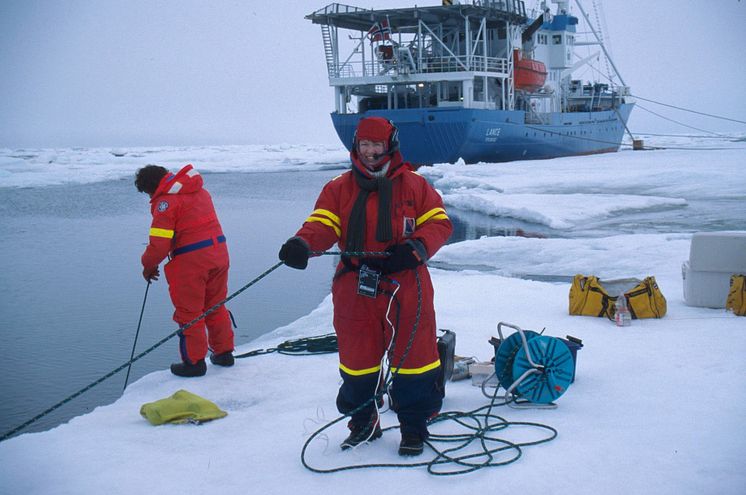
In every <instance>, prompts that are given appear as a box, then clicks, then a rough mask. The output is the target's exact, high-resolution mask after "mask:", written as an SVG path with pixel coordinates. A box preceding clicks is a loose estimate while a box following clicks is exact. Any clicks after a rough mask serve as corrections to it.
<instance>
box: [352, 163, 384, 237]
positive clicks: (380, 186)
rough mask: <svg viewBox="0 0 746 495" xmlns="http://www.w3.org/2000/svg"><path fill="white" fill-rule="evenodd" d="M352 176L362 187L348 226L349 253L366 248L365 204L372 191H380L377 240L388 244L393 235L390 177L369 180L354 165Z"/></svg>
mask: <svg viewBox="0 0 746 495" xmlns="http://www.w3.org/2000/svg"><path fill="white" fill-rule="evenodd" d="M352 175H353V176H354V177H355V182H357V185H358V186H360V192H359V193H358V195H357V199H356V200H355V205H354V206H353V207H352V212H351V213H350V221H349V223H348V224H347V243H346V246H345V249H346V250H347V251H362V250H363V249H364V246H365V209H366V208H365V204H366V202H367V201H368V194H369V193H370V192H371V191H378V225H376V240H377V241H379V242H388V241H390V240H391V239H392V237H393V236H392V233H391V180H390V179H389V178H388V177H385V176H382V177H375V178H372V179H368V178H367V177H365V175H363V173H362V172H361V171H360V170H358V168H357V167H355V166H354V165H353V167H352Z"/></svg>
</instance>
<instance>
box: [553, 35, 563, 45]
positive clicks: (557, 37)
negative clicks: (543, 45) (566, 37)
mask: <svg viewBox="0 0 746 495" xmlns="http://www.w3.org/2000/svg"><path fill="white" fill-rule="evenodd" d="M552 44H554V45H560V44H562V35H561V34H555V35H554V36H552Z"/></svg>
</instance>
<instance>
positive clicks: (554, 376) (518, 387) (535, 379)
mask: <svg viewBox="0 0 746 495" xmlns="http://www.w3.org/2000/svg"><path fill="white" fill-rule="evenodd" d="M502 327H508V328H512V329H514V330H515V333H513V334H511V335H510V336H509V337H508V338H504V336H503V332H502ZM497 333H498V334H499V336H500V341H499V345H497V346H495V374H496V376H497V379H498V381H499V382H500V386H502V387H503V388H504V389H505V401H506V402H507V403H508V405H510V406H511V407H514V408H520V409H524V408H542V409H554V408H556V407H557V405H556V404H554V401H555V400H557V399H558V398H559V397H560V396H562V394H564V393H565V392H566V391H567V389H568V388H569V387H570V384H571V383H572V382H573V381H574V378H575V355H574V352H572V351H571V350H570V347H568V344H570V345H573V351H576V350H577V349H578V348H579V347H582V342H581V341H579V340H578V339H573V340H570V341H563V340H562V339H559V338H556V337H549V336H546V335H540V334H539V333H537V332H534V331H531V330H524V329H522V328H520V327H519V326H517V325H512V324H510V323H505V322H500V323H498V324H497ZM568 338H570V337H568ZM565 342H567V343H565Z"/></svg>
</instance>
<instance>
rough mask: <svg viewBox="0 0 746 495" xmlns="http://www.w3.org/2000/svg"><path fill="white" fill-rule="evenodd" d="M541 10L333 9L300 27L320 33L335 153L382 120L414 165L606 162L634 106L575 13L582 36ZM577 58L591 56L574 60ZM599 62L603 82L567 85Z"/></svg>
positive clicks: (503, 0) (475, 6) (564, 12)
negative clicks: (595, 158)
mask: <svg viewBox="0 0 746 495" xmlns="http://www.w3.org/2000/svg"><path fill="white" fill-rule="evenodd" d="M551 3H552V4H555V5H553V8H550V7H549V6H548V4H547V2H545V1H544V2H541V4H540V5H539V6H538V7H537V8H536V9H535V10H534V12H533V13H527V12H526V6H525V3H524V2H523V1H522V0H498V1H491V0H471V1H468V2H467V1H462V2H458V1H456V0H441V4H439V5H433V6H414V7H404V8H392V9H382V10H379V9H375V10H373V9H365V8H360V7H354V6H350V5H343V4H339V3H332V4H330V5H327V6H326V7H324V8H322V9H319V10H317V11H315V12H313V13H312V14H309V15H307V16H306V19H308V20H310V21H311V22H313V23H315V24H319V25H320V26H321V34H322V38H323V44H324V52H325V56H326V66H327V69H328V75H329V84H330V86H332V87H333V88H334V104H335V107H334V111H333V112H332V114H331V117H332V121H333V123H334V127H335V129H336V131H337V134H338V135H339V138H340V139H341V141H342V143H344V145H345V146H346V147H347V148H350V147H351V146H352V141H353V135H354V131H355V127H356V125H357V122H358V121H359V120H360V119H361V118H363V117H366V116H381V117H385V118H387V119H389V120H391V121H392V122H393V123H394V124H396V126H397V127H398V129H399V140H400V143H401V151H402V154H403V156H404V157H405V159H406V160H408V161H410V162H412V163H414V164H416V165H429V164H434V163H446V162H447V163H455V162H456V161H458V160H459V159H462V160H463V161H464V162H465V163H477V162H506V161H513V160H531V159H542V158H554V157H560V156H573V155H586V154H594V153H605V152H612V151H617V150H618V149H619V147H620V144H621V141H622V138H623V136H624V132H625V130H626V125H627V120H628V118H629V115H630V112H631V111H632V108H633V106H634V102H633V100H632V98H631V95H630V90H629V87H628V86H626V85H625V83H624V81H623V79H622V77H621V75H619V73H618V71H617V70H616V67H615V66H614V64H613V62H612V61H611V58H610V56H609V53H608V52H607V50H606V48H605V47H604V44H603V35H602V33H601V32H600V31H599V29H598V28H596V27H594V26H593V23H592V22H591V19H590V18H589V16H588V13H587V12H586V10H585V9H584V8H583V6H582V5H581V4H580V2H579V1H576V2H575V6H577V9H578V10H579V11H580V14H579V15H582V19H583V20H584V21H585V24H587V26H588V28H589V29H588V32H587V33H586V34H583V33H580V32H579V31H578V24H579V17H576V16H575V15H573V14H572V13H571V12H570V2H569V0H551ZM594 4H595V2H594ZM589 34H590V35H589ZM581 47H586V48H585V50H588V49H589V48H591V49H592V50H591V53H589V54H587V55H585V56H583V55H579V54H578V53H577V52H579V51H581ZM602 57H603V60H604V61H605V63H606V65H607V68H609V71H608V72H609V75H608V76H605V77H606V79H604V81H605V82H599V81H598V80H596V81H583V80H580V79H575V78H574V77H573V73H575V72H578V71H579V70H580V69H581V68H586V69H588V68H589V67H591V69H590V72H599V71H598V70H597V69H595V68H593V64H595V63H599V62H600V61H601V60H602ZM611 69H613V71H612V70H611ZM584 72H587V70H586V71H584ZM599 75H600V72H599ZM599 79H600V77H599Z"/></svg>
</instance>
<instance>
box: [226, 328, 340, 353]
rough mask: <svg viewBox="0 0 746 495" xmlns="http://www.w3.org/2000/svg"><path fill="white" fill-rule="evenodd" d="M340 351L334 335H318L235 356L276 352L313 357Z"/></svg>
mask: <svg viewBox="0 0 746 495" xmlns="http://www.w3.org/2000/svg"><path fill="white" fill-rule="evenodd" d="M337 351H338V347H337V336H336V335H335V334H333V333H329V334H325V335H317V336H315V337H304V338H300V339H295V340H286V341H285V342H282V343H281V344H279V345H278V346H277V347H270V348H269V349H256V350H254V351H249V352H245V353H243V354H239V355H237V356H234V357H235V358H236V359H241V358H247V357H252V356H260V355H262V354H270V353H272V352H276V353H278V354H287V355H290V356H311V355H316V354H332V353H335V352H337Z"/></svg>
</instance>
